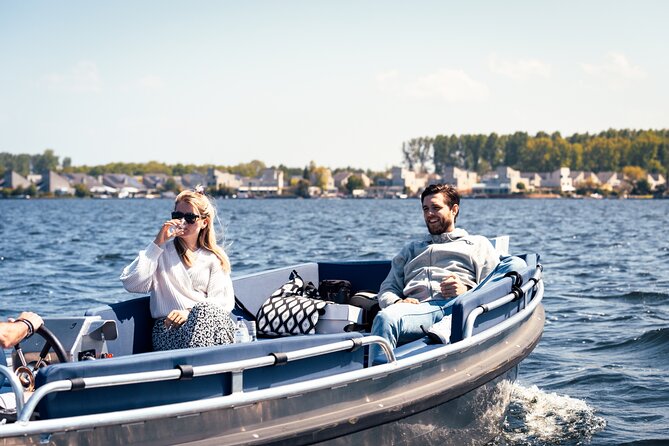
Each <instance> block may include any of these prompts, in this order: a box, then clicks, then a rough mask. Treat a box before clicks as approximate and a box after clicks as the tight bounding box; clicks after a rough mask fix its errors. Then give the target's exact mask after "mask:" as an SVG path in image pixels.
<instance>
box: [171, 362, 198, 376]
mask: <svg viewBox="0 0 669 446" xmlns="http://www.w3.org/2000/svg"><path fill="white" fill-rule="evenodd" d="M174 368H175V369H179V370H180V371H181V376H179V380H188V379H193V376H194V372H193V366H192V365H189V364H179V365H177V366H176V367H174Z"/></svg>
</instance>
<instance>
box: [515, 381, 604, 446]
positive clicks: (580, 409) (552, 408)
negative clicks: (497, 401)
mask: <svg viewBox="0 0 669 446" xmlns="http://www.w3.org/2000/svg"><path fill="white" fill-rule="evenodd" d="M513 418H516V419H515V420H514V419H513ZM514 424H519V426H514ZM605 426H606V420H604V418H602V417H598V416H596V415H595V409H594V408H592V407H590V406H588V404H587V403H586V402H585V401H583V400H579V399H577V398H572V397H570V396H567V395H558V394H556V393H545V392H543V391H541V390H540V389H539V388H538V387H537V386H531V387H523V386H521V385H519V384H517V383H516V384H514V389H513V395H512V398H511V411H510V413H509V415H508V419H507V425H506V428H505V433H504V435H503V436H504V437H505V440H506V442H507V444H508V443H511V444H514V443H516V444H532V443H534V442H537V443H541V444H546V443H548V444H550V443H560V442H561V441H564V440H566V439H581V440H583V439H587V438H590V437H591V436H592V435H593V434H594V433H596V432H598V431H600V430H601V429H603V428H604V427H605Z"/></svg>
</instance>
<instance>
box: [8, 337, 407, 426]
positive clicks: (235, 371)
mask: <svg viewBox="0 0 669 446" xmlns="http://www.w3.org/2000/svg"><path fill="white" fill-rule="evenodd" d="M370 344H378V345H379V346H380V347H381V349H382V350H383V352H384V353H385V355H386V357H387V358H388V362H395V360H396V359H395V354H394V352H393V348H392V346H391V345H390V343H389V342H388V341H387V340H386V339H384V338H382V337H380V336H364V337H362V338H354V339H348V340H345V341H339V342H333V343H330V344H325V345H319V346H315V347H309V348H304V349H299V350H293V351H288V352H277V353H270V354H269V355H264V356H260V357H255V358H249V359H242V360H238V361H230V362H223V363H218V364H209V365H202V366H190V365H182V366H178V367H177V368H175V369H168V370H156V371H147V372H137V373H126V374H121V375H111V376H98V377H87V378H73V379H64V380H59V381H54V382H50V383H46V384H44V385H43V386H41V387H39V388H37V389H36V390H35V392H34V393H33V395H32V396H31V397H30V398H29V399H28V401H26V402H25V404H21V406H22V407H19V401H22V399H23V395H22V391H21V390H22V388H21V385H20V382H19V381H18V378H16V376H15V375H14V374H13V373H11V371H10V373H9V374H8V373H7V372H6V370H10V369H9V368H7V367H0V369H2V372H3V374H4V375H5V376H8V377H9V378H10V383H11V385H12V390H13V391H14V393H15V395H17V398H16V401H17V414H18V416H17V421H18V422H19V423H27V422H28V420H30V417H31V416H32V414H33V412H34V411H35V409H36V408H37V405H38V404H39V402H40V401H41V400H42V399H43V398H44V397H45V396H46V395H48V394H50V393H53V392H66V391H70V390H82V389H92V388H99V387H111V386H120V385H127V384H140V383H147V382H156V381H170V380H179V379H190V378H195V377H199V376H207V375H215V374H220V373H231V375H232V383H231V384H232V393H233V394H234V393H241V392H243V384H244V381H243V373H244V371H245V370H250V369H254V368H260V367H267V366H273V365H280V364H285V363H287V362H292V361H298V360H300V359H305V358H310V357H315V356H320V355H326V354H329V353H334V352H338V351H343V350H356V349H358V348H361V347H364V346H366V345H370ZM5 369H6V370H5ZM9 375H11V376H9Z"/></svg>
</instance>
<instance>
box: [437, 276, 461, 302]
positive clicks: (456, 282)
mask: <svg viewBox="0 0 669 446" xmlns="http://www.w3.org/2000/svg"><path fill="white" fill-rule="evenodd" d="M465 291H467V285H465V284H464V283H462V281H461V280H460V278H459V277H458V276H456V275H455V274H449V275H448V276H446V277H444V279H443V280H442V281H441V295H442V296H443V297H455V296H459V295H461V294H462V293H464V292H465Z"/></svg>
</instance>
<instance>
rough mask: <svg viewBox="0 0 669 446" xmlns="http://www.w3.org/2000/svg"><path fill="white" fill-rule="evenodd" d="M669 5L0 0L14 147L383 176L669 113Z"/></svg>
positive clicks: (2, 144)
mask: <svg viewBox="0 0 669 446" xmlns="http://www.w3.org/2000/svg"><path fill="white" fill-rule="evenodd" d="M668 18H669V2H666V1H662V0H657V1H647V0H638V1H634V2H632V1H615V2H612V1H608V0H607V1H597V0H592V1H583V0H579V1H572V0H565V1H561V2H548V1H536V0H533V1H514V0H509V1H476V0H473V1H468V2H463V1H449V0H442V1H428V0H412V1H392V0H389V1H369V0H358V1H352V0H337V1H334V0H333V1H321V0H303V1H295V0H283V1H278V0H277V1H256V0H245V1H242V0H239V1H223V0H221V1H208V0H200V1H179V2H177V1H166V0H162V1H151V0H145V1H136V0H133V1H124V0H118V1H108V2H102V1H64V2H54V1H46V0H44V1H37V0H35V1H33V0H22V1H11V0H0V152H9V153H16V154H18V153H29V154H38V153H43V152H44V150H46V149H52V150H54V152H55V154H56V155H57V156H59V157H60V158H61V160H62V159H63V158H65V157H69V158H71V160H72V164H73V165H75V166H78V165H89V166H91V165H99V164H106V163H110V162H139V163H141V162H147V161H152V160H155V161H160V162H165V163H168V164H177V163H184V164H197V165H201V164H215V165H219V166H231V165H236V164H239V163H245V162H249V161H252V160H255V159H257V160H261V161H263V162H265V164H266V165H268V166H272V165H274V166H278V165H279V164H284V165H286V166H289V167H303V166H305V165H307V164H309V163H310V162H311V161H314V162H315V163H316V164H317V165H322V166H327V167H331V168H337V167H346V166H354V167H359V168H364V169H372V170H384V169H387V168H390V167H392V166H394V165H399V164H400V163H401V162H402V150H401V149H402V143H403V142H405V141H408V140H410V139H412V138H417V137H421V136H430V137H434V136H436V135H439V134H448V135H451V134H456V135H459V134H472V133H483V134H489V133H491V132H497V133H498V134H509V133H513V132H516V131H525V132H529V133H530V134H535V133H536V132H538V131H546V132H548V133H552V132H554V131H559V132H560V133H562V135H563V136H568V135H571V134H573V133H576V132H578V133H584V132H590V133H593V132H599V131H602V130H606V129H609V128H616V129H620V128H632V129H660V128H667V127H668V123H669V107H668V106H667V104H669V84H668V82H667V80H668V79H669V58H667V57H666V56H667V53H666V51H667V49H668V48H667V46H668V44H669V27H668V26H666V21H667V19H668Z"/></svg>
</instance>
